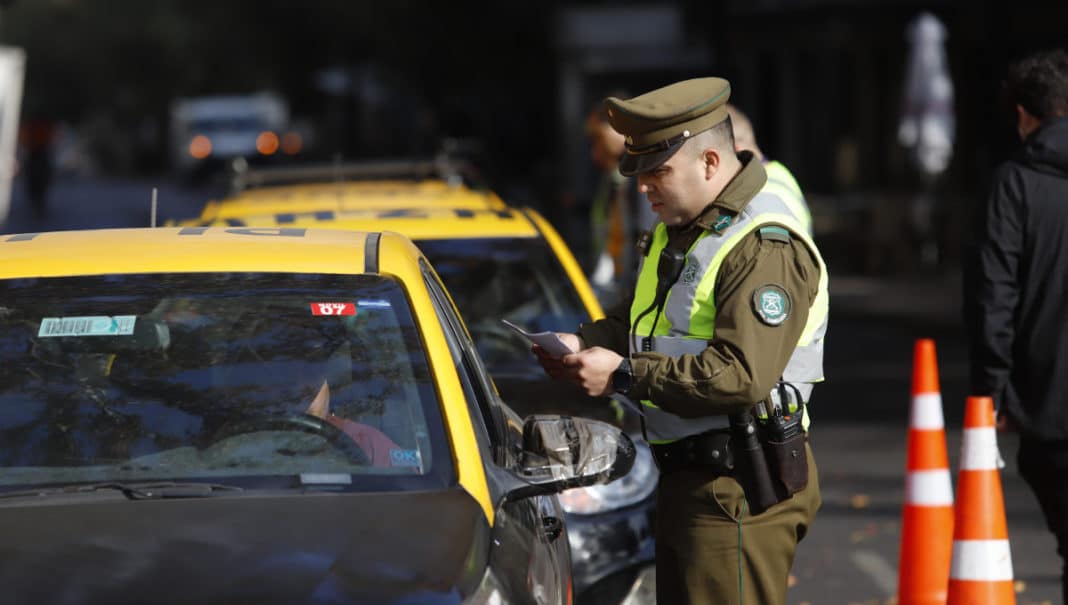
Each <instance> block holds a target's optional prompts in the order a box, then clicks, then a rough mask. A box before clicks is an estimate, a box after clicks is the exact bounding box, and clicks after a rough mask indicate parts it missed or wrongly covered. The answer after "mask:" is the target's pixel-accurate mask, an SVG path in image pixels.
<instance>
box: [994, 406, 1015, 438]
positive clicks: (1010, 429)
mask: <svg viewBox="0 0 1068 605" xmlns="http://www.w3.org/2000/svg"><path fill="white" fill-rule="evenodd" d="M996 414H997V417H996V420H994V427H995V428H996V429H997V432H999V433H1015V432H1016V430H1017V429H1016V423H1015V422H1013V420H1012V418H1010V417H1009V415H1008V414H1006V413H1005V412H1002V411H998V412H996Z"/></svg>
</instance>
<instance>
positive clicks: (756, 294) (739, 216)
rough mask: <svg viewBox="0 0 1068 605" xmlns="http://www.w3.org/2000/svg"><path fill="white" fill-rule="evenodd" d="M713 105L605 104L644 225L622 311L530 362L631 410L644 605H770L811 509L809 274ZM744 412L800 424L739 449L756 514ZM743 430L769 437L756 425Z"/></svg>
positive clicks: (673, 91) (760, 174) (803, 246)
mask: <svg viewBox="0 0 1068 605" xmlns="http://www.w3.org/2000/svg"><path fill="white" fill-rule="evenodd" d="M729 96H730V84H729V83H728V82H727V81H726V80H724V79H721V78H698V79H692V80H685V81H682V82H677V83H675V84H671V85H669V86H666V87H663V88H659V89H656V90H653V91H651V92H648V93H645V94H642V95H639V96H637V97H634V98H630V99H620V98H616V97H609V98H608V99H606V100H605V105H606V109H607V111H608V115H609V118H610V120H611V123H612V126H613V127H614V128H615V129H617V130H618V131H619V132H621V133H623V134H624V135H625V136H626V152H625V154H624V156H623V159H622V161H621V163H620V167H619V170H620V172H622V173H623V174H624V175H634V176H636V177H637V179H638V184H639V188H640V190H641V191H642V193H645V194H646V195H647V196H648V199H649V201H650V203H651V204H652V209H653V211H654V212H656V213H657V215H658V217H659V222H658V224H657V225H656V227H655V229H654V231H653V233H652V237H651V238H648V239H647V240H645V241H643V246H642V248H643V252H644V257H643V258H642V261H641V266H640V269H639V273H638V279H637V285H636V286H635V289H634V293H633V295H632V296H630V297H628V300H626V301H624V302H623V303H622V304H621V305H620V306H618V307H616V308H615V309H613V310H611V311H610V312H609V314H608V316H607V317H606V318H605V319H602V320H599V321H596V322H593V323H588V324H584V325H582V326H580V328H579V331H578V333H577V334H560V335H559V336H560V338H561V339H562V340H563V341H564V342H565V343H566V344H567V345H568V346H570V347H571V349H572V350H573V351H576V352H575V353H573V354H569V355H565V356H563V357H562V358H552V357H550V356H549V355H548V354H547V353H546V352H545V351H544V350H542V349H540V348H539V347H536V346H535V347H534V348H533V351H534V353H535V354H536V355H537V356H538V359H539V361H540V362H541V364H542V366H543V367H544V368H545V370H546V372H547V373H548V374H550V375H551V376H553V377H554V378H558V379H563V380H570V381H572V382H574V383H576V384H578V385H580V386H581V387H583V388H584V389H585V390H586V391H587V392H588V393H589V394H590V395H594V396H601V395H613V396H615V397H621V396H625V397H626V398H629V399H630V400H632V401H634V402H640V407H641V409H642V410H644V430H645V432H646V438H647V439H648V440H649V441H650V443H651V444H652V446H653V451H654V456H655V458H656V460H657V464H658V465H659V467H660V470H661V475H660V483H659V485H658V491H657V521H656V530H655V531H656V566H657V600H658V602H660V603H673V604H674V603H742V602H744V603H747V604H753V603H761V604H776V603H785V602H786V585H787V578H788V575H789V571H790V568H791V566H792V564H793V557H794V552H795V549H796V546H797V542H798V540H800V539H801V538H802V537H804V535H805V533H806V532H807V531H808V528H809V526H810V524H811V523H812V520H813V518H814V517H815V514H816V511H817V509H818V508H819V505H820V497H819V486H818V479H817V475H816V467H815V464H814V461H813V458H812V452H811V449H810V448H809V446H808V444H807V443H806V441H807V431H806V430H802V429H801V427H802V426H803V427H804V428H806V429H807V424H808V421H807V417H805V415H804V412H803V410H804V407H802V406H803V403H805V402H807V401H808V397H809V395H810V394H811V392H812V384H813V383H815V382H818V381H820V380H822V378H823V376H822V355H823V336H824V333H825V331H826V326H827V271H826V267H825V266H824V264H823V260H822V258H821V257H820V254H819V251H818V250H817V249H816V246H815V245H814V244H813V243H812V241H811V239H810V238H809V237H808V235H807V232H806V229H805V228H804V227H803V226H802V223H801V221H800V217H798V216H796V215H795V214H793V212H792V211H791V207H790V206H789V205H787V204H786V203H784V202H783V200H782V199H780V198H779V197H777V196H776V195H774V194H773V193H769V192H766V191H764V192H762V188H763V187H764V185H765V182H766V180H767V176H766V174H765V172H764V167H763V166H762V165H761V163H760V162H759V161H758V160H756V159H755V157H754V155H753V154H752V152H748V151H746V152H742V153H736V152H735V149H734V144H733V140H732V139H733V136H732V130H731V124H730V120H729V117H728V115H727V111H726V108H725V106H724V104H725V103H726V102H727V99H728V97H729ZM758 403H759V404H760V405H756V404H758ZM751 410H756V411H757V412H758V413H760V415H762V416H767V417H769V418H775V417H777V418H779V419H780V420H781V419H783V418H790V416H791V414H793V415H794V416H801V417H802V418H803V422H797V421H796V419H795V420H794V421H793V422H794V423H795V425H796V426H798V428H797V430H796V434H795V435H794V436H792V437H789V439H787V440H785V441H789V442H791V444H792V445H791V446H790V447H788V448H787V449H785V450H784V449H782V448H778V449H776V447H774V446H773V444H772V443H771V442H770V441H768V440H767V439H765V438H764V437H762V438H761V439H762V440H763V441H765V443H764V445H765V447H763V448H761V447H757V448H756V450H757V451H761V452H764V453H767V454H768V455H767V456H766V457H765V458H766V460H765V461H766V462H768V463H769V464H767V465H766V466H764V467H760V468H761V469H762V470H763V471H764V476H765V477H767V476H768V475H770V476H771V478H772V479H773V482H774V484H775V496H776V497H775V499H774V500H773V501H771V502H768V501H767V499H766V498H765V497H764V496H765V495H766V490H760V489H754V486H759V485H761V484H760V482H759V481H756V480H754V477H758V476H760V473H759V472H758V467H757V466H756V461H757V460H758V457H757V456H756V454H755V453H754V452H751V451H749V450H747V449H746V440H745V438H744V437H745V435H744V434H740V433H739V432H738V431H737V430H736V428H737V426H738V425H737V424H736V425H735V427H734V428H732V426H731V425H732V422H733V421H734V420H735V419H738V418H744V417H745V416H746V415H747V414H748V413H749V412H750V411H751ZM783 413H785V415H783ZM757 425H758V428H760V430H759V434H761V435H765V434H771V432H770V431H765V430H764V427H765V426H770V421H768V422H760V423H757ZM745 426H752V425H751V424H750V425H745ZM751 434H752V433H750V435H751ZM781 437H782V435H780V438H781ZM750 454H752V455H750ZM782 454H785V455H782Z"/></svg>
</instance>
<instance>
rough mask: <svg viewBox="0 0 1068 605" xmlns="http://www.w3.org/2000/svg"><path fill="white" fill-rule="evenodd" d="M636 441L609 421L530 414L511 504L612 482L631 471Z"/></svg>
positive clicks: (511, 495) (509, 494) (511, 493)
mask: <svg viewBox="0 0 1068 605" xmlns="http://www.w3.org/2000/svg"><path fill="white" fill-rule="evenodd" d="M635 455H636V452H635V448H634V442H633V441H632V440H631V438H630V437H629V436H627V434H626V433H624V432H623V431H621V430H619V429H618V428H616V427H615V426H613V425H611V424H608V423H607V422H601V421H599V420H593V419H591V418H575V417H571V416H556V415H536V416H528V417H527V418H526V419H525V420H524V422H523V437H522V447H521V451H520V452H519V455H518V460H519V463H518V465H517V467H516V468H515V469H514V473H515V475H516V476H517V478H518V479H520V484H519V485H517V486H514V487H513V488H512V489H510V490H509V491H508V494H507V499H508V500H517V499H521V498H526V497H529V496H533V495H539V494H551V493H558V492H561V491H563V490H565V489H570V488H572V487H585V486H588V485H593V484H596V483H609V482H611V481H613V480H615V479H618V478H619V477H622V476H623V475H625V474H627V472H629V471H630V469H631V467H632V466H633V465H634V457H635Z"/></svg>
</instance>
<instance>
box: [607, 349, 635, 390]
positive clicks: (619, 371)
mask: <svg viewBox="0 0 1068 605" xmlns="http://www.w3.org/2000/svg"><path fill="white" fill-rule="evenodd" d="M633 386H634V373H633V372H631V369H630V358H629V357H624V358H623V361H621V362H619V367H617V368H616V369H615V370H614V371H613V372H612V390H614V391H615V392H617V393H619V394H620V395H626V394H627V393H629V392H630V389H631V387H633Z"/></svg>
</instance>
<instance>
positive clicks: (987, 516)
mask: <svg viewBox="0 0 1068 605" xmlns="http://www.w3.org/2000/svg"><path fill="white" fill-rule="evenodd" d="M999 460H1000V456H999V455H998V444H997V434H996V433H995V431H994V402H993V400H991V399H990V398H989V397H969V398H968V405H967V408H966V409H965V411H964V435H963V439H962V444H961V453H960V474H959V475H958V479H957V511H956V515H955V517H954V520H955V525H954V528H955V529H954V531H953V564H952V566H951V567H950V573H949V603H950V605H1014V604H1015V603H1016V593H1015V592H1014V590H1013V582H1012V557H1011V556H1010V554H1009V532H1008V528H1007V527H1006V525H1005V502H1004V500H1003V499H1002V493H1001V475H1000V473H999V471H998V461H999Z"/></svg>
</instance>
